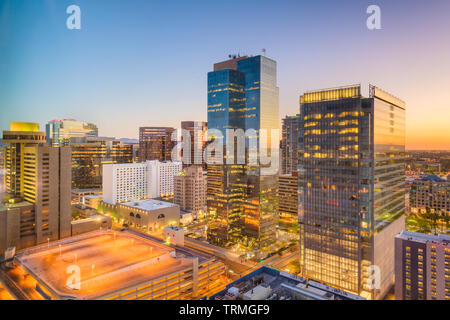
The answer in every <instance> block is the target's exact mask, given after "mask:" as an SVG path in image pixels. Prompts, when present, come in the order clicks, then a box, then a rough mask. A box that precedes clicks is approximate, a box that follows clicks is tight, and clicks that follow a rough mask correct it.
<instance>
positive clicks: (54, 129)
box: [45, 119, 98, 147]
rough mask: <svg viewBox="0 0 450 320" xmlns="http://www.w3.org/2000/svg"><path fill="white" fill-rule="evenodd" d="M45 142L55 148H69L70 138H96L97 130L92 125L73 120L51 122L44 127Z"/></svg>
mask: <svg viewBox="0 0 450 320" xmlns="http://www.w3.org/2000/svg"><path fill="white" fill-rule="evenodd" d="M45 130H46V134H47V142H48V143H49V144H51V145H53V146H55V147H61V146H69V145H70V139H71V138H85V137H97V136H98V128H97V126H96V125H95V124H93V123H87V122H82V121H76V120H73V119H65V120H52V121H50V122H49V123H47V125H46V126H45Z"/></svg>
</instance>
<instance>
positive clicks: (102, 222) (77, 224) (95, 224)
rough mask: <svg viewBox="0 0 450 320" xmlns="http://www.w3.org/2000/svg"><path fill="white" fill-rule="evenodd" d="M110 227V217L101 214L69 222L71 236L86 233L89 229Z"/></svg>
mask: <svg viewBox="0 0 450 320" xmlns="http://www.w3.org/2000/svg"><path fill="white" fill-rule="evenodd" d="M111 227H112V220H111V217H108V216H103V215H99V214H97V215H92V216H90V217H88V218H84V219H79V220H74V221H72V222H71V228H72V229H71V230H72V237H73V236H76V235H79V234H82V233H87V232H91V231H96V230H100V229H102V230H103V229H110V228H111Z"/></svg>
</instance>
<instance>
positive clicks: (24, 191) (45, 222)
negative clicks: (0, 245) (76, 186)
mask: <svg viewBox="0 0 450 320" xmlns="http://www.w3.org/2000/svg"><path fill="white" fill-rule="evenodd" d="M3 141H4V142H5V143H7V144H8V146H6V147H5V170H6V172H5V182H6V192H7V193H8V194H9V195H8V196H7V197H6V198H5V199H4V200H5V201H4V203H3V205H2V206H1V207H2V209H3V213H4V215H3V218H4V219H6V220H4V221H3V223H5V224H4V226H6V231H5V232H3V231H0V234H2V235H4V236H6V239H3V240H5V241H6V243H7V245H10V246H17V247H19V248H23V247H26V246H30V245H36V244H40V243H44V242H46V241H47V240H48V239H49V240H56V239H61V238H64V237H67V236H70V221H71V210H70V198H71V188H70V181H71V171H70V159H71V152H70V148H68V147H60V148H59V147H58V148H57V147H51V146H48V145H46V143H45V133H44V132H40V131H39V125H38V124H33V123H17V122H13V123H11V130H10V131H4V132H3ZM2 209H0V210H2Z"/></svg>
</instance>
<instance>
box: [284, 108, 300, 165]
mask: <svg viewBox="0 0 450 320" xmlns="http://www.w3.org/2000/svg"><path fill="white" fill-rule="evenodd" d="M299 120H300V116H299V115H295V116H286V118H284V119H283V120H282V122H283V123H282V128H281V145H280V151H281V166H280V169H281V173H282V174H290V173H291V172H294V171H295V172H297V169H298V168H297V167H298V122H299Z"/></svg>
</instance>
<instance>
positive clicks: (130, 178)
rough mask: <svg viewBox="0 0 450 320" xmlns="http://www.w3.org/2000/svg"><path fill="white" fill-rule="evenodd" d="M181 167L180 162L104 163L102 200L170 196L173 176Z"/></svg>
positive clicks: (122, 200) (116, 201)
mask: <svg viewBox="0 0 450 320" xmlns="http://www.w3.org/2000/svg"><path fill="white" fill-rule="evenodd" d="M181 170H182V164H181V162H179V161H173V162H169V161H168V162H159V161H156V160H154V161H146V162H142V163H121V164H106V165H103V201H104V202H106V203H109V204H116V203H121V202H126V201H131V200H142V199H148V198H158V197H165V196H171V195H173V193H174V187H173V186H174V182H173V181H174V176H175V175H177V174H178V173H179V172H180V171H181Z"/></svg>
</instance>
